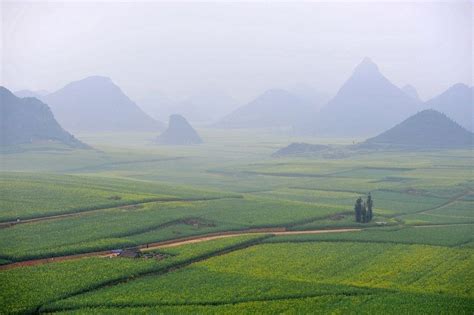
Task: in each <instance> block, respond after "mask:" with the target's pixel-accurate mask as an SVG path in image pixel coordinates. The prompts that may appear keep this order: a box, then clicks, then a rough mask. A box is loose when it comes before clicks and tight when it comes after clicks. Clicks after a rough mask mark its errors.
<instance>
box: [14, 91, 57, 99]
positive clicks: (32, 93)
mask: <svg viewBox="0 0 474 315" xmlns="http://www.w3.org/2000/svg"><path fill="white" fill-rule="evenodd" d="M13 94H15V95H16V96H18V97H36V98H37V99H41V97H43V96H45V95H47V94H49V92H48V91H46V90H38V91H31V90H20V91H16V92H14V93H13Z"/></svg>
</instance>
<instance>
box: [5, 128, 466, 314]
mask: <svg viewBox="0 0 474 315" xmlns="http://www.w3.org/2000/svg"><path fill="white" fill-rule="evenodd" d="M201 134H203V138H204V139H205V144H203V145H200V146H192V147H158V146H153V145H151V144H149V143H148V142H147V141H144V140H143V139H148V138H151V136H152V135H143V134H137V135H127V136H125V137H122V142H121V143H116V142H114V141H115V140H114V139H117V137H118V135H113V134H102V135H82V137H83V138H84V140H85V141H86V142H87V143H90V144H92V145H93V146H94V147H95V148H98V149H100V150H68V149H65V148H58V147H54V146H53V147H46V148H34V149H31V148H30V149H27V148H20V149H18V150H16V151H15V150H12V151H10V152H8V153H2V156H1V157H2V169H1V170H2V172H1V173H0V187H1V191H2V195H1V196H0V205H1V207H0V209H1V211H0V265H1V267H0V277H1V279H2V281H0V313H5V314H22V313H39V312H49V313H63V312H65V313H104V314H107V313H113V314H116V313H127V314H128V313H179V314H182V313H203V314H207V313H212V314H213V313H238V314H242V313H244V314H245V313H271V314H273V313H282V312H283V313H284V312H287V313H358V314H360V313H370V314H373V313H382V312H383V313H389V314H400V313H411V314H415V313H420V314H426V313H449V314H472V313H473V312H474V272H473V270H474V233H473V232H474V181H473V174H474V168H473V164H472V163H473V160H472V152H470V151H454V150H451V151H426V152H408V151H406V152H350V153H348V155H344V158H338V159H332V158H331V157H324V156H319V157H318V156H313V157H306V158H305V157H299V158H278V159H276V158H272V157H271V153H273V152H274V151H276V150H277V149H278V148H280V147H282V146H284V145H286V144H287V140H288V141H293V140H294V139H287V140H286V139H285V141H282V139H281V137H276V136H271V135H261V136H258V137H250V138H249V137H247V136H245V135H244V136H242V135H240V133H237V132H236V133H234V132H232V131H227V134H222V133H220V132H215V131H212V130H203V131H201ZM127 137H128V138H127ZM140 139H142V140H140ZM248 139H252V141H249V140H248ZM297 140H298V139H297ZM317 141H318V140H317V139H312V142H314V143H318V142H317ZM319 141H321V142H323V141H328V140H319ZM332 141H334V140H332ZM341 141H344V140H341ZM368 192H371V194H372V196H373V198H374V204H375V208H374V209H375V217H374V219H373V221H372V222H371V223H366V224H362V223H356V222H355V221H354V214H353V206H354V202H355V200H356V199H357V198H358V197H359V196H363V197H365V195H366V194H367V193H368ZM126 248H129V249H130V248H133V249H139V250H140V251H141V255H142V256H141V257H139V258H126V257H118V256H117V255H116V253H117V252H118V251H117V250H119V249H126ZM132 252H133V251H132Z"/></svg>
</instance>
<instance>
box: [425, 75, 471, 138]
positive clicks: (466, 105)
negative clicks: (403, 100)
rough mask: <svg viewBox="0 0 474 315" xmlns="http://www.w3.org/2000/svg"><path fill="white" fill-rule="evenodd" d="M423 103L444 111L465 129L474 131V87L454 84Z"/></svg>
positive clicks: (428, 106)
mask: <svg viewBox="0 0 474 315" xmlns="http://www.w3.org/2000/svg"><path fill="white" fill-rule="evenodd" d="M425 105H426V107H427V108H433V109H436V110H438V111H440V112H442V113H445V114H446V115H447V116H448V117H450V118H452V119H453V120H454V121H456V122H457V123H458V124H460V125H461V126H463V127H464V128H466V129H467V130H470V131H474V87H468V86H467V85H465V84H462V83H458V84H455V85H453V86H452V87H450V88H449V89H448V90H446V91H445V92H443V93H442V94H440V95H438V96H436V97H434V98H433V99H431V100H429V101H427V102H426V104H425Z"/></svg>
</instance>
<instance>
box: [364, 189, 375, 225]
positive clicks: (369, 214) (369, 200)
mask: <svg viewBox="0 0 474 315" xmlns="http://www.w3.org/2000/svg"><path fill="white" fill-rule="evenodd" d="M366 205H367V222H370V221H372V217H373V212H372V208H373V206H374V201H373V199H372V195H371V194H370V193H369V195H368V196H367V201H366Z"/></svg>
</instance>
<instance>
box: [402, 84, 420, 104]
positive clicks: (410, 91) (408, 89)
mask: <svg viewBox="0 0 474 315" xmlns="http://www.w3.org/2000/svg"><path fill="white" fill-rule="evenodd" d="M402 91H403V92H405V94H406V95H408V96H410V97H411V98H413V99H414V100H416V101H417V102H421V100H420V96H419V95H418V91H417V90H416V89H415V87H414V86H413V85H410V84H407V85H405V86H404V87H402Z"/></svg>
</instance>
